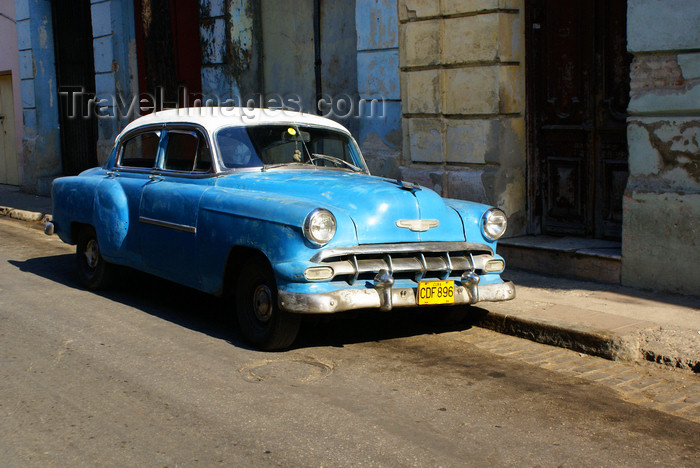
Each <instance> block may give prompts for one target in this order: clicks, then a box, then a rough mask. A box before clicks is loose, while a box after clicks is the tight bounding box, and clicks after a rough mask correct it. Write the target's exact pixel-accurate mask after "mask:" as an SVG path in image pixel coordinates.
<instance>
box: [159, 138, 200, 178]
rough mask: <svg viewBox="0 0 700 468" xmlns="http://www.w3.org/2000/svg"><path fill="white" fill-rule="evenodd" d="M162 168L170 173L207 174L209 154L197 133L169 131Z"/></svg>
mask: <svg viewBox="0 0 700 468" xmlns="http://www.w3.org/2000/svg"><path fill="white" fill-rule="evenodd" d="M167 140H168V141H167V144H166V147H165V159H164V161H163V168H164V169H168V170H171V171H187V172H207V171H208V170H209V169H210V168H211V152H210V151H209V146H208V145H207V141H206V139H204V138H203V137H202V136H201V135H200V134H199V133H198V132H186V131H169V132H168V136H167Z"/></svg>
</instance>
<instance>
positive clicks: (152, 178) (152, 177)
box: [148, 174, 163, 182]
mask: <svg viewBox="0 0 700 468" xmlns="http://www.w3.org/2000/svg"><path fill="white" fill-rule="evenodd" d="M148 178H149V180H150V181H151V182H160V181H162V180H163V176H159V175H157V174H151V175H149V176H148Z"/></svg>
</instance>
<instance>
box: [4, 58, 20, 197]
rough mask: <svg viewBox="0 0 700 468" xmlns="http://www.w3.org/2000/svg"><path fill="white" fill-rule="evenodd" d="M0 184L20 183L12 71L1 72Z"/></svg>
mask: <svg viewBox="0 0 700 468" xmlns="http://www.w3.org/2000/svg"><path fill="white" fill-rule="evenodd" d="M0 184H8V185H19V171H18V168H17V134H16V128H15V105H14V98H13V96H12V74H11V72H7V73H0Z"/></svg>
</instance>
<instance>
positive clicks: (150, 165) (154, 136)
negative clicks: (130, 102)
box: [95, 128, 163, 269]
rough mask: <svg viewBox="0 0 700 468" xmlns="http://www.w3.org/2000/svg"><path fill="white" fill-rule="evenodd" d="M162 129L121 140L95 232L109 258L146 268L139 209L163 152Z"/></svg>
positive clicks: (103, 187) (103, 186) (102, 188)
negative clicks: (143, 256)
mask: <svg viewBox="0 0 700 468" xmlns="http://www.w3.org/2000/svg"><path fill="white" fill-rule="evenodd" d="M162 134H163V132H162V130H161V129H160V128H143V129H139V130H137V131H135V132H132V133H130V134H128V135H125V137H124V138H122V139H121V141H120V143H119V146H118V148H117V150H116V151H117V157H116V161H115V164H114V167H113V168H112V169H111V170H109V171H108V172H107V176H106V178H105V179H104V180H103V181H102V182H100V185H99V187H98V190H97V194H96V203H95V218H96V219H95V229H96V231H97V235H98V238H99V239H100V246H101V248H102V253H103V255H104V256H105V257H106V258H110V259H112V260H113V261H118V262H119V263H122V264H125V265H128V266H131V267H134V268H139V269H142V268H143V263H142V259H141V245H140V226H139V209H140V206H141V193H142V191H143V188H144V187H145V185H146V184H147V183H148V182H149V181H150V179H149V177H150V176H152V173H153V170H154V167H155V165H156V162H157V160H158V153H159V151H160V139H161V136H162Z"/></svg>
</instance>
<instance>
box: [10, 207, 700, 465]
mask: <svg viewBox="0 0 700 468" xmlns="http://www.w3.org/2000/svg"><path fill="white" fill-rule="evenodd" d="M73 251H74V249H73V247H72V246H67V245H65V244H62V243H61V242H60V240H59V239H57V238H56V236H53V237H50V238H49V237H46V236H44V235H43V234H42V233H41V231H40V230H38V229H37V228H36V227H35V226H34V225H30V224H26V223H23V222H21V221H16V220H8V219H0V460H2V465H3V466H86V465H89V466H105V465H107V466H193V465H200V466H214V465H225V466H234V465H235V466H256V467H259V466H358V465H361V466H651V465H661V466H698V465H700V439H699V438H698V434H699V433H700V424H698V423H696V422H693V421H691V420H689V419H686V418H682V417H678V416H675V415H671V414H668V413H664V412H660V411H657V410H654V409H651V408H649V407H646V406H644V405H641V404H637V403H635V402H633V401H626V400H625V398H623V395H622V394H621V393H620V392H618V391H616V390H614V389H612V388H611V387H610V386H608V385H604V384H600V383H597V382H593V381H590V380H586V379H581V378H577V377H573V376H572V375H570V374H568V373H566V372H560V371H556V370H552V369H547V368H544V367H542V366H540V365H535V364H530V363H528V362H524V361H523V360H521V359H516V358H513V357H509V355H508V354H509V353H507V352H500V353H499V352H496V351H495V350H494V351H493V352H492V351H488V350H486V349H485V348H484V347H479V346H477V345H475V344H474V343H473V342H470V340H471V338H470V337H472V335H474V336H476V335H478V334H479V331H478V329H475V328H472V327H471V326H470V324H469V321H468V319H467V320H465V319H461V320H451V321H450V320H447V319H449V318H450V317H442V318H443V319H445V320H430V319H428V318H426V316H428V315H430V314H429V313H427V312H426V311H422V312H420V313H419V312H418V311H408V312H401V313H391V314H378V313H376V314H360V315H359V316H355V317H353V316H348V317H338V318H334V319H330V320H318V319H315V320H307V321H306V322H304V324H303V327H304V328H303V331H302V336H301V339H300V340H299V343H298V344H297V346H296V347H295V348H294V349H291V350H289V351H286V352H280V353H263V352H258V351H255V350H251V349H249V348H247V347H246V346H245V345H244V344H243V343H242V341H241V339H240V337H239V335H238V332H237V330H236V328H235V324H233V323H232V321H231V320H230V316H231V313H230V312H229V307H228V304H227V302H226V301H223V300H219V299H216V298H213V297H209V296H207V295H204V294H201V293H198V292H196V291H193V290H190V289H187V288H183V287H180V286H178V285H175V284H172V283H168V282H165V281H161V280H158V279H156V278H153V277H150V276H147V275H143V274H140V273H137V272H134V271H130V270H128V271H124V272H123V273H122V275H121V276H120V281H119V284H118V285H117V287H116V288H115V289H114V290H112V291H109V292H106V293H100V294H96V293H92V292H88V291H85V290H83V289H81V288H80V287H79V286H78V283H77V277H76V272H75V268H74V258H73ZM428 312H429V311H428ZM452 318H454V317H452ZM494 335H496V334H494ZM509 339H512V340H517V339H516V338H509ZM538 346H543V345H538ZM591 359H592V360H596V359H598V358H591ZM590 362H592V363H595V362H596V361H590Z"/></svg>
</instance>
